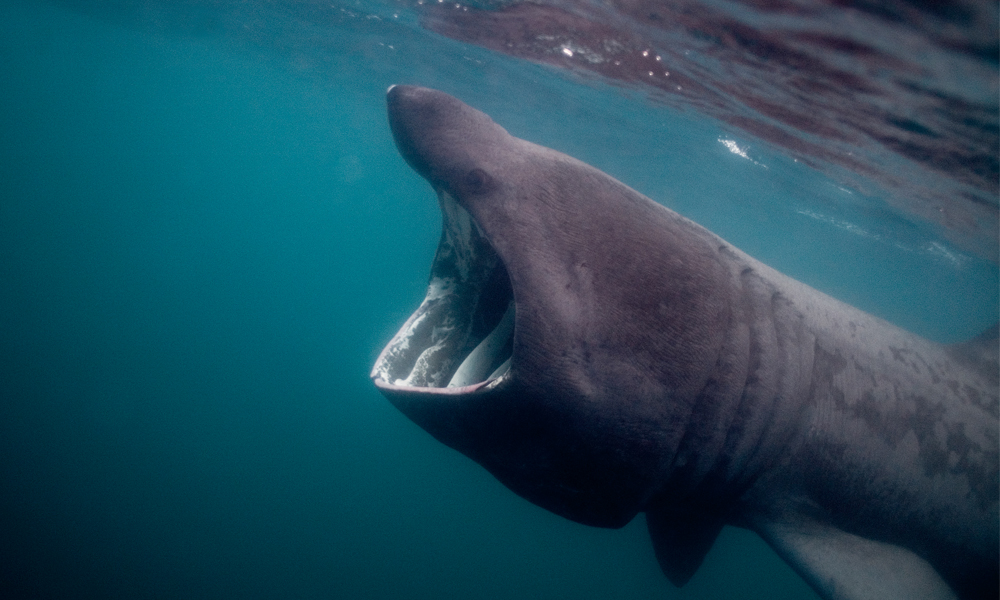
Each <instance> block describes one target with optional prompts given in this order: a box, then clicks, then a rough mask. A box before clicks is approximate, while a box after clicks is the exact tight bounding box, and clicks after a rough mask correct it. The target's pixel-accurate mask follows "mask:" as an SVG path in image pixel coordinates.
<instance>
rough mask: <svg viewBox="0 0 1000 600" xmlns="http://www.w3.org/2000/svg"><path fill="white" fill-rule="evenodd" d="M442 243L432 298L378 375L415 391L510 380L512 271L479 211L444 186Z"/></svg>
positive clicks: (382, 360)
mask: <svg viewBox="0 0 1000 600" xmlns="http://www.w3.org/2000/svg"><path fill="white" fill-rule="evenodd" d="M438 199H439V201H440V204H441V214H442V232H441V242H440V244H439V245H438V249H437V254H436V255H435V257H434V265H433V267H432V268H431V280H430V284H429V285H428V288H427V296H426V297H425V298H424V301H423V302H422V303H421V304H420V307H419V308H417V310H416V311H415V312H414V313H413V314H412V315H411V316H410V318H409V319H408V320H407V321H406V324H404V325H403V327H402V328H401V329H400V330H399V332H398V333H397V334H396V335H395V337H393V338H392V341H390V342H389V344H388V345H387V346H386V347H385V349H384V350H382V354H381V355H380V356H379V358H378V360H377V361H376V362H375V367H374V368H373V370H372V378H374V379H376V380H381V381H382V382H384V383H387V384H390V385H394V386H400V387H414V388H464V387H467V386H474V385H476V384H481V383H484V382H490V381H493V380H498V379H501V378H503V376H504V375H505V374H506V373H507V372H508V371H509V369H510V362H511V354H512V352H513V340H514V295H513V291H512V290H511V285H510V278H509V277H508V276H507V269H506V268H505V267H504V264H503V262H502V261H501V260H500V257H499V256H498V255H497V253H496V251H495V250H494V249H493V247H492V246H491V245H490V243H489V241H487V239H486V236H485V235H483V232H482V231H481V230H480V229H479V225H477V224H476V222H475V220H473V218H472V216H471V215H469V213H468V212H467V211H466V210H465V209H464V208H462V207H461V206H459V205H458V203H457V202H455V199H454V198H452V197H451V196H450V195H449V194H448V193H447V192H445V191H440V192H439V193H438Z"/></svg>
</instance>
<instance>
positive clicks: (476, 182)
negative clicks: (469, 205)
mask: <svg viewBox="0 0 1000 600" xmlns="http://www.w3.org/2000/svg"><path fill="white" fill-rule="evenodd" d="M491 181H492V180H491V178H490V176H489V175H488V174H487V173H486V171H484V170H482V169H472V170H471V171H469V172H468V173H466V174H465V188H466V189H467V190H468V191H469V192H472V193H479V192H483V191H485V190H486V189H487V188H488V187H489V186H490V182H491Z"/></svg>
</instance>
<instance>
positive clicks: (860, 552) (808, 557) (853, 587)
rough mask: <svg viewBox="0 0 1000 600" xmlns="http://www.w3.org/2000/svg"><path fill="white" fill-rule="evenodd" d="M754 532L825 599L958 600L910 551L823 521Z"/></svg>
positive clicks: (770, 526)
mask: <svg viewBox="0 0 1000 600" xmlns="http://www.w3.org/2000/svg"><path fill="white" fill-rule="evenodd" d="M755 529H756V530H757V533H758V534H760V535H761V537H763V538H764V540H765V541H766V542H767V543H768V544H769V545H770V546H771V547H772V548H774V550H775V551H776V552H777V553H778V555H779V556H781V557H782V558H783V559H784V560H785V562H787V563H788V564H789V565H791V567H792V568H793V569H795V570H796V571H797V572H798V573H799V575H801V576H802V578H803V579H805V580H806V581H807V582H808V583H809V585H811V586H812V587H813V589H815V590H816V592H817V593H819V595H820V596H822V597H823V598H827V599H828V600H956V598H957V596H956V595H955V592H954V591H953V590H952V589H951V587H949V586H948V584H947V583H945V582H944V580H943V579H941V576H940V575H938V573H937V571H935V570H934V568H933V567H931V566H930V564H928V563H927V562H926V561H925V560H924V559H922V558H920V557H919V556H917V555H916V554H914V553H913V552H911V551H909V550H907V549H905V548H902V547H899V546H895V545H892V544H887V543H884V542H878V541H875V540H870V539H867V538H863V537H859V536H856V535H852V534H849V533H845V532H843V531H841V530H839V529H836V528H833V527H828V526H825V525H821V524H815V523H805V524H795V525H787V524H775V523H767V524H764V525H763V526H759V525H758V526H756V527H755Z"/></svg>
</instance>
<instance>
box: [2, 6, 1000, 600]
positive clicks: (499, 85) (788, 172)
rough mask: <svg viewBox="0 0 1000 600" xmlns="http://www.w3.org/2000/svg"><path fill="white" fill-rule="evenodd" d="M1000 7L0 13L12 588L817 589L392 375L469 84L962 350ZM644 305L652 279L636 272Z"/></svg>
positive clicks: (303, 591)
mask: <svg viewBox="0 0 1000 600" xmlns="http://www.w3.org/2000/svg"><path fill="white" fill-rule="evenodd" d="M997 23H998V13H997V5H996V3H995V2H992V3H991V2H975V1H970V2H954V3H948V4H947V5H936V4H933V3H922V2H904V1H902V0H900V1H896V2H893V1H886V2H857V3H854V2H850V3H844V2H832V1H831V2H825V1H821V0H773V1H751V2H746V3H736V2H728V1H723V0H705V1H703V2H695V1H693V0H678V1H676V2H653V1H651V0H636V1H624V0H622V1H609V2H597V1H594V2H591V1H586V2H571V1H569V0H542V1H539V2H521V1H502V0H496V1H493V0H487V1H476V2H471V3H468V2H464V3H455V2H450V3H445V2H431V1H429V0H405V1H403V0H400V1H394V0H357V1H353V0H345V1H340V0H336V1H333V2H331V1H326V2H316V1H312V0H277V1H265V0H212V1H195V0H179V1H176V2H171V1H168V0H45V1H41V0H33V1H32V0H4V1H3V2H0V89H2V93H0V596H2V597H4V598H24V599H28V598H32V599H34V598H150V599H153V598H303V599H305V598H309V599H312V598H345V599H359V600H360V599H383V598H406V599H421V598H469V599H477V600H478V599H495V600H501V599H514V598H519V599H520V598H546V599H547V598H553V599H562V598H565V599H593V600H597V599H605V598H617V599H639V598H642V599H649V598H664V599H668V598H678V599H692V600H694V599H698V600H708V599H724V598H725V599H728V598H746V599H765V598H766V599H789V600H790V599H800V598H803V599H808V598H818V597H819V596H818V595H817V594H816V592H815V591H813V589H812V588H811V587H810V585H809V584H807V583H806V581H805V580H803V578H802V577H800V575H799V574H797V573H796V572H795V571H794V570H793V569H792V568H791V567H790V566H788V565H787V564H786V563H785V562H784V561H783V560H782V559H781V558H779V556H778V554H777V553H776V552H775V551H774V550H772V549H771V547H769V546H768V545H767V544H766V543H765V542H764V541H763V540H761V539H760V538H759V537H758V536H757V535H756V534H755V533H753V532H751V531H749V530H747V529H742V528H738V527H728V526H727V527H725V528H723V529H722V531H721V533H720V534H719V537H718V539H716V540H715V543H714V545H712V547H711V550H709V551H708V554H707V555H706V557H705V559H704V562H703V563H702V564H701V566H700V568H699V569H698V570H697V572H696V573H695V574H694V575H693V577H692V578H691V579H690V581H689V582H688V583H686V585H684V586H683V587H679V588H678V587H675V586H674V585H672V584H671V583H670V581H668V579H667V578H666V577H665V576H664V573H663V571H662V570H661V567H660V565H659V564H658V562H657V557H656V554H655V553H654V551H653V548H652V545H651V542H650V537H649V534H648V532H647V524H646V519H645V516H644V515H643V514H639V516H637V517H636V518H635V519H633V520H632V521H631V522H629V523H628V524H627V525H625V526H624V527H622V528H620V529H606V528H599V527H589V526H586V525H582V524H578V523H574V522H572V521H570V520H567V519H565V518H563V517H560V516H557V515H555V514H552V513H550V512H548V511H546V510H544V509H543V508H540V507H538V506H536V505H535V504H532V503H530V502H529V501H527V500H525V499H522V498H521V497H519V496H518V495H517V494H515V493H514V492H512V491H510V490H509V489H507V488H506V487H505V486H504V485H503V484H501V483H500V482H499V481H498V480H497V479H495V478H494V477H493V475H491V474H490V473H489V472H488V471H487V470H485V469H483V468H482V467H480V466H479V465H478V464H476V463H475V462H473V461H472V460H470V459H469V458H467V457H466V456H463V455H462V454H460V453H459V452H456V451H455V450H452V449H450V448H448V447H447V446H445V445H444V444H442V443H440V442H438V441H437V440H435V439H434V437H432V436H431V435H429V434H428V433H427V432H425V431H424V430H423V429H421V428H420V427H418V426H417V425H416V424H414V423H413V422H412V421H410V420H409V419H408V418H407V417H406V416H404V414H403V413H402V412H400V411H399V410H397V409H396V408H395V407H394V406H393V405H392V404H391V403H390V402H389V401H387V400H386V398H385V397H383V395H382V394H381V393H380V392H379V390H378V389H376V387H375V385H373V382H372V379H371V374H372V368H373V365H374V364H376V361H377V360H378V358H379V356H380V352H382V349H383V348H384V347H385V346H386V345H387V344H389V343H390V340H392V339H393V336H394V335H396V333H397V331H399V330H400V328H401V327H402V326H403V325H404V323H405V322H406V321H407V319H408V318H409V317H410V315H411V313H413V311H414V310H415V309H416V308H417V306H418V305H419V304H420V303H421V301H422V300H423V299H424V297H425V294H426V292H427V286H428V278H429V275H430V272H431V265H432V262H433V260H434V257H435V252H436V250H437V248H438V243H439V241H440V240H441V237H442V216H441V208H439V204H438V198H437V196H436V193H435V190H434V189H433V188H432V187H431V185H429V184H428V182H427V181H426V180H425V179H424V178H422V177H421V176H420V175H419V174H418V173H417V172H415V171H414V169H413V168H411V167H410V166H409V165H408V164H407V162H406V160H404V158H403V157H402V156H401V155H400V152H399V151H398V150H397V147H396V144H395V142H394V137H393V131H392V130H391V129H390V123H389V120H388V119H387V113H386V111H387V109H386V91H387V89H388V88H389V87H390V86H392V85H394V84H411V85H419V86H426V87H430V88H434V89H438V90H441V91H443V92H446V93H447V94H450V95H452V96H455V97H456V98H458V99H460V100H461V101H462V102H465V103H467V104H468V105H470V106H472V107H474V108H476V109H478V110H481V111H483V112H484V113H486V114H488V115H489V116H490V117H491V118H492V119H493V120H494V121H496V123H498V124H499V125H500V126H502V127H503V128H504V129H506V130H507V131H508V132H510V133H511V134H512V135H514V136H516V137H519V138H523V139H526V140H529V141H531V142H533V143H536V144H539V145H541V146H546V147H549V148H553V149H555V150H557V151H559V152H563V153H565V154H568V155H569V156H572V157H574V158H576V159H579V160H581V161H583V162H585V163H588V164H590V165H592V166H594V167H596V168H597V169H600V170H601V171H603V172H605V173H607V174H609V175H610V176H612V177H614V178H615V179H618V180H620V181H621V182H623V183H624V184H626V185H628V186H630V187H631V188H633V189H635V190H637V191H638V192H640V193H641V194H644V195H645V196H648V197H649V198H652V199H653V200H655V201H656V202H658V203H660V204H662V205H664V206H666V207H668V208H670V209H672V210H673V211H676V212H677V213H679V214H680V215H682V216H684V217H686V218H688V219H691V220H693V221H694V222H696V223H698V224H700V225H702V226H704V227H705V228H707V229H708V230H710V231H711V232H713V233H715V234H717V235H718V236H720V237H721V238H723V239H724V240H726V241H727V242H729V243H731V244H732V245H733V246H735V247H736V248H739V249H740V250H742V251H743V252H746V253H747V254H749V255H750V256H752V257H753V258H755V259H757V260H759V261H761V262H762V263H764V264H766V265H769V266H770V267H773V268H774V269H776V270H777V271H780V272H782V273H784V274H786V275H788V276H789V277H792V278H794V279H797V280H799V281H801V282H803V283H805V284H807V285H809V286H812V287H813V288H816V289H817V290H819V291H821V292H823V293H825V294H828V295H830V296H832V297H834V298H836V299H838V300H840V301H843V302H845V303H847V304H850V305H852V306H855V307H857V308H859V309H861V310H863V311H865V312H867V313H870V314H872V315H874V316H875V317H878V318H879V319H884V320H885V321H888V322H890V323H892V324H894V325H896V326H898V327H901V328H902V329H905V330H907V331H909V332H912V333H914V334H916V335H919V336H922V337H924V338H927V339H928V340H931V341H933V342H937V343H942V344H952V343H958V342H963V341H965V340H969V339H970V338H973V337H975V336H976V335H978V334H980V333H982V332H983V331H985V330H987V329H988V328H990V327H992V326H993V325H994V324H996V323H997V320H998V316H1000V267H998V258H1000V255H998V252H1000V250H998V247H1000V236H998V205H1000V203H998V177H1000V167H998V154H1000V148H998V139H1000V133H998V131H1000V129H998V120H1000V117H998V93H1000V87H998V50H997V48H998V41H997V40H998V33H997ZM640 285H641V284H640Z"/></svg>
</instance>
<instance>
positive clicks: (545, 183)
mask: <svg viewBox="0 0 1000 600" xmlns="http://www.w3.org/2000/svg"><path fill="white" fill-rule="evenodd" d="M388 112H389V122H390V125H391V128H392V132H393V136H394V138H395V141H396V145H397V147H398V149H399V152H400V154H401V155H402V156H403V157H404V158H405V159H406V161H407V162H408V163H409V164H410V166H411V167H412V168H413V169H414V170H416V171H417V172H418V173H419V174H420V175H422V176H423V177H424V178H425V179H426V180H427V181H428V182H429V183H430V185H431V186H432V187H433V189H434V190H435V191H436V193H437V196H438V200H439V202H440V206H441V212H442V220H443V224H442V235H441V241H440V245H439V246H438V249H437V254H436V256H435V258H434V262H433V266H432V268H431V277H430V284H429V286H428V291H427V295H426V297H425V298H424V300H423V302H422V303H421V304H420V306H419V308H417V310H416V311H415V312H414V313H413V314H412V316H411V317H410V318H409V320H407V322H406V323H405V324H404V325H403V327H402V328H401V329H400V330H399V332H398V333H397V334H396V335H395V336H394V337H393V339H392V340H391V341H390V342H389V343H388V345H387V346H386V347H385V349H384V350H383V351H382V353H381V355H380V356H379V358H378V360H377V361H376V363H375V366H374V368H373V370H372V374H371V377H372V379H373V380H374V382H375V385H376V386H377V387H378V389H379V390H380V391H381V392H382V393H383V394H384V395H385V396H386V397H387V398H388V399H389V400H390V401H391V402H392V403H393V404H394V405H395V406H396V407H398V408H399V409H400V410H401V411H402V412H403V413H404V414H406V415H407V416H408V417H409V418H410V419H412V420H413V421H414V422H416V423H417V424H418V425H419V426H421V427H422V428H424V429H425V430H427V431H428V432H429V433H431V434H432V435H433V436H434V437H436V438H437V439H438V440H440V441H441V442H443V443H445V444H447V445H448V446H451V447H452V448H454V449H456V450H458V451H460V452H462V453H464V454H465V455H467V456H469V457H470V458H472V459H473V460H475V461H477V462H478V463H480V464H481V465H482V466H484V467H485V468H486V469H488V470H489V471H490V472H491V473H493V474H494V475H495V476H496V477H497V478H498V479H499V480H500V481H501V482H503V483H504V484H505V485H507V486H508V487H509V488H511V489H512V490H513V491H515V492H516V493H518V494H520V495H521V496H523V497H525V498H527V499H528V500H530V501H532V502H534V503H536V504H538V505H540V506H542V507H544V508H546V509H548V510H551V511H552V512H555V513H557V514H560V515H562V516H564V517H567V518H569V519H572V520H575V521H578V522H581V523H585V524H589V525H595V526H603V527H620V526H622V525H624V524H626V523H627V522H628V521H630V520H631V519H632V518H633V517H634V516H635V515H636V513H638V512H640V511H642V510H645V507H646V505H647V503H648V502H649V500H650V498H652V497H653V496H655V495H656V494H658V493H659V492H661V490H662V488H663V486H664V484H665V482H666V479H667V477H666V476H667V474H668V472H669V471H670V470H671V468H672V467H673V466H674V461H675V458H676V453H677V448H678V446H679V445H680V442H681V438H682V437H683V436H684V433H685V431H686V429H687V424H688V421H689V419H690V418H691V412H692V407H693V405H694V401H695V398H696V396H697V395H698V392H699V390H702V389H704V387H705V384H706V380H707V379H708V378H709V377H710V371H711V370H712V368H713V367H714V366H715V364H716V357H717V355H718V353H719V348H720V346H721V344H722V343H723V339H722V338H723V332H722V331H720V328H719V327H718V323H719V322H720V320H721V321H723V322H724V321H725V319H726V315H727V314H728V313H727V311H728V310H729V308H728V299H727V298H726V297H717V296H712V295H706V294H705V293H704V289H705V287H706V286H716V285H718V283H719V281H720V280H725V279H726V278H727V277H728V273H727V272H726V271H725V269H724V268H723V266H721V265H720V263H719V261H718V260H717V258H716V254H715V242H714V238H713V237H712V236H711V234H709V233H708V232H705V231H704V230H701V229H699V228H696V227H692V224H691V223H690V222H689V221H686V220H685V219H683V218H681V217H679V216H677V215H676V214H674V213H672V212H670V211H668V210H666V209H664V208H663V207H661V206H659V205H657V204H655V203H653V202H652V201H650V200H648V199H647V198H645V197H644V196H642V195H640V194H638V193H637V192H634V191H633V190H631V189H629V188H628V187H626V186H624V185H623V184H621V183H619V182H618V181H616V180H614V179H613V178H611V177H609V176H607V175H605V174H604V173H602V172H600V171H598V170H596V169H594V168H592V167H590V166H588V165H586V164H584V163H582V162H580V161H577V160H575V159H573V158H570V157H568V156H566V155H564V154H561V153H559V152H556V151H554V150H551V149H548V148H544V147H541V146H537V145H535V144H532V143H530V142H527V141H525V140H521V139H518V138H516V137H513V136H511V135H510V134H508V133H507V132H506V131H505V130H504V129H503V128H502V127H500V126H499V125H497V124H496V123H495V122H493V120H492V119H490V117H488V116H487V115H485V114H483V113H482V112H479V111H478V110H475V109H473V108H471V107H469V106H467V105H466V104H464V103H462V102H460V101H459V100H457V99H455V98H453V97H451V96H449V95H447V94H444V93H442V92H438V91H435V90H430V89H426V88H419V87H411V86H402V85H399V86H393V87H392V88H390V89H389V92H388ZM671 234H673V235H671Z"/></svg>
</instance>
